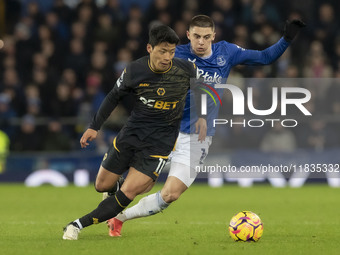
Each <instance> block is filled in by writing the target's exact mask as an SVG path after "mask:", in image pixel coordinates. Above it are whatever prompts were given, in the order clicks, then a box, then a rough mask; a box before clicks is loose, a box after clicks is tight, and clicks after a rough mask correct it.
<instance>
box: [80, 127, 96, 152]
mask: <svg viewBox="0 0 340 255" xmlns="http://www.w3.org/2000/svg"><path fill="white" fill-rule="evenodd" d="M97 134H98V131H96V130H94V129H91V128H88V129H87V130H86V131H85V132H84V134H83V136H82V137H81V138H80V146H81V147H82V148H86V147H87V146H88V145H89V143H88V141H90V142H91V141H93V140H94V139H96V137H97Z"/></svg>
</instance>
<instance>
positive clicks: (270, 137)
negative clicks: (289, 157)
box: [260, 121, 297, 153]
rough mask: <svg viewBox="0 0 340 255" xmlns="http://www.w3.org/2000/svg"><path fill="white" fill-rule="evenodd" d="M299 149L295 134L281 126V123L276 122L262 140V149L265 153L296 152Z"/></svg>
mask: <svg viewBox="0 0 340 255" xmlns="http://www.w3.org/2000/svg"><path fill="white" fill-rule="evenodd" d="M296 148H297V141H296V138H295V135H294V133H293V132H292V131H291V130H290V129H289V128H285V127H283V126H282V125H281V123H280V122H277V121H276V122H275V123H274V127H273V128H271V129H270V130H269V131H268V132H267V133H266V134H265V135H264V136H263V138H262V141H261V144H260V149H261V150H262V151H264V152H284V153H289V152H294V151H295V149H296Z"/></svg>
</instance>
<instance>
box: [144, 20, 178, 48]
mask: <svg viewBox="0 0 340 255" xmlns="http://www.w3.org/2000/svg"><path fill="white" fill-rule="evenodd" d="M163 42H167V43H170V44H176V45H177V44H178V43H179V37H178V35H177V34H176V32H175V31H174V30H172V29H171V28H170V27H168V26H166V25H155V26H153V27H151V29H150V32H149V44H150V45H151V46H152V47H155V46H157V45H159V44H161V43H163Z"/></svg>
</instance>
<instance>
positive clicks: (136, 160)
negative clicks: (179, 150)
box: [101, 136, 170, 181]
mask: <svg viewBox="0 0 340 255" xmlns="http://www.w3.org/2000/svg"><path fill="white" fill-rule="evenodd" d="M157 151H158V153H157ZM169 154H170V153H168V155H164V153H163V155H160V154H159V149H157V148H155V147H154V146H152V145H150V144H148V143H145V142H141V141H140V140H139V139H138V138H137V137H133V136H129V137H124V136H122V137H118V138H117V137H116V138H115V139H114V141H113V143H112V144H111V146H110V148H109V150H108V152H107V153H105V155H104V158H103V161H102V164H101V165H102V166H103V167H104V168H105V169H107V170H109V171H110V172H112V173H115V174H118V175H122V174H123V173H124V172H125V171H126V170H128V169H129V167H134V168H135V169H136V170H138V171H139V172H141V173H143V174H145V175H147V176H149V177H151V178H152V179H153V180H154V181H155V180H156V179H157V177H158V176H159V174H160V173H161V171H162V169H163V168H164V166H165V163H166V162H167V160H168V157H169Z"/></svg>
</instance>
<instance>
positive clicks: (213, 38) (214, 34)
mask: <svg viewBox="0 0 340 255" xmlns="http://www.w3.org/2000/svg"><path fill="white" fill-rule="evenodd" d="M215 36H216V33H215V32H214V33H213V35H212V40H213V41H214V40H215Z"/></svg>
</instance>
